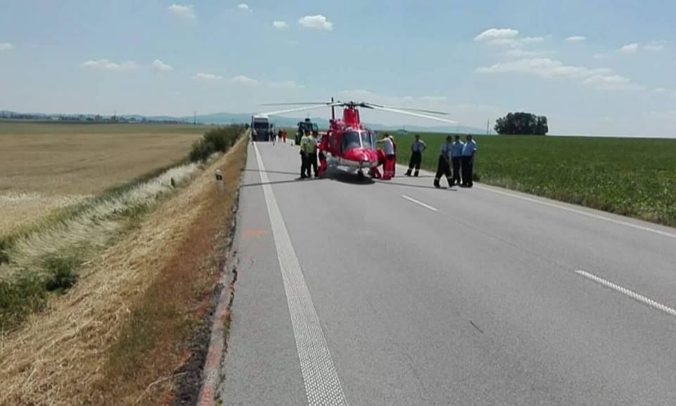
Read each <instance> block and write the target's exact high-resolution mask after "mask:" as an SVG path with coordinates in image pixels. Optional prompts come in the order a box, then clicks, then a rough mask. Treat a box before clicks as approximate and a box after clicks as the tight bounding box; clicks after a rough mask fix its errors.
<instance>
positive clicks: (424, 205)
mask: <svg viewBox="0 0 676 406" xmlns="http://www.w3.org/2000/svg"><path fill="white" fill-rule="evenodd" d="M401 197H403V198H404V199H406V200H408V201H410V202H413V203H415V204H418V205H420V206H422V207H424V208H426V209H429V210H432V211H436V212H438V211H439V209H437V208H435V207H432V206H430V205H429V204H425V203H423V202H421V201H419V200H415V199H414V198H412V197H410V196H406V195H401Z"/></svg>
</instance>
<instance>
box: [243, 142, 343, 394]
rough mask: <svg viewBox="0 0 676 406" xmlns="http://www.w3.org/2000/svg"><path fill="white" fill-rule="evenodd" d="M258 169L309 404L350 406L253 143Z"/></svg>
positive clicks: (256, 148)
mask: <svg viewBox="0 0 676 406" xmlns="http://www.w3.org/2000/svg"><path fill="white" fill-rule="evenodd" d="M254 150H255V151H256V159H257V160H258V168H259V169H260V175H261V183H262V184H263V193H264V195H265V202H266V203H267V206H268V215H269V216H270V224H271V226H272V235H273V238H274V240H275V246H276V247H277V257H278V258H279V267H280V269H281V271H282V280H283V281H284V291H285V292H286V300H287V304H288V306H289V313H290V314H291V325H292V327H293V335H294V338H295V339H296V349H297V350H298V357H299V358H300V369H301V373H302V375H303V382H304V383H305V393H306V395H307V400H308V404H310V405H347V400H346V398H345V394H344V393H343V388H342V386H341V384H340V379H339V378H338V374H337V373H336V368H335V367H334V365H333V359H332V358H331V353H330V352H329V347H328V345H327V343H326V338H324V333H323V332H322V327H321V325H320V323H319V317H318V316H317V312H316V310H315V307H314V304H312V297H311V296H310V290H309V289H308V287H307V285H306V284H305V278H304V277H303V271H302V270H301V267H300V263H299V262H298V257H297V256H296V251H295V250H294V248H293V245H292V244H291V238H289V233H288V231H287V230H286V226H285V225H284V219H283V218H282V213H281V211H280V210H279V206H277V200H276V199H275V195H274V193H273V192H272V187H271V186H270V180H269V178H268V175H267V173H266V172H265V166H264V165H263V159H262V158H261V154H260V152H259V151H258V146H257V145H256V144H254Z"/></svg>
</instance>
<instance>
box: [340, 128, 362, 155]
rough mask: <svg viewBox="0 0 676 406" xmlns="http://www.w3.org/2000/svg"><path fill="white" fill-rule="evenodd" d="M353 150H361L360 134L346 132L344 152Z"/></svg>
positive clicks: (344, 134) (344, 135)
mask: <svg viewBox="0 0 676 406" xmlns="http://www.w3.org/2000/svg"><path fill="white" fill-rule="evenodd" d="M352 148H361V141H360V135H359V132H357V131H346V132H345V133H343V151H346V150H348V149H352Z"/></svg>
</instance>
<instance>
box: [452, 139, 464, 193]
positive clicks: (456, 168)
mask: <svg viewBox="0 0 676 406" xmlns="http://www.w3.org/2000/svg"><path fill="white" fill-rule="evenodd" d="M464 146H465V143H464V142H462V140H461V139H460V136H459V135H456V136H455V141H453V146H452V147H451V164H452V166H453V184H454V185H460V183H461V180H460V164H461V162H462V149H463V147H464Z"/></svg>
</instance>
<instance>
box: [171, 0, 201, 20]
mask: <svg viewBox="0 0 676 406" xmlns="http://www.w3.org/2000/svg"><path fill="white" fill-rule="evenodd" d="M168 10H169V12H170V13H172V14H173V15H175V16H177V17H181V18H185V19H186V20H194V19H196V18H197V16H196V15H195V10H194V9H193V5H192V4H186V5H181V4H172V5H171V6H169V8H168Z"/></svg>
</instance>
